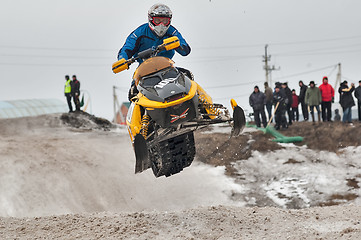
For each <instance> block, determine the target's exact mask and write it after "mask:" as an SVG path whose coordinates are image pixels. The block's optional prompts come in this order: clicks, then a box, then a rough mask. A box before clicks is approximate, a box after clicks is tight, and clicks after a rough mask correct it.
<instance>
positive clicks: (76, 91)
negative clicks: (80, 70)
mask: <svg viewBox="0 0 361 240" xmlns="http://www.w3.org/2000/svg"><path fill="white" fill-rule="evenodd" d="M72 78H73V81H72V82H71V95H72V96H73V100H74V104H75V110H76V111H80V101H79V96H80V82H79V80H78V79H77V78H76V76H75V75H73V77H72Z"/></svg>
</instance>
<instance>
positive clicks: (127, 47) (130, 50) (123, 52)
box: [118, 31, 138, 60]
mask: <svg viewBox="0 0 361 240" xmlns="http://www.w3.org/2000/svg"><path fill="white" fill-rule="evenodd" d="M137 39H138V36H137V35H136V33H135V31H133V32H132V33H131V34H130V35H129V36H128V37H127V40H125V43H124V45H123V47H122V48H121V49H120V50H119V53H118V60H120V59H122V58H125V59H126V60H128V59H129V58H131V57H132V56H133V55H134V53H135V52H136V51H135V48H136V42H137Z"/></svg>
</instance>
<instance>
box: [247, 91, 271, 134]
mask: <svg viewBox="0 0 361 240" xmlns="http://www.w3.org/2000/svg"><path fill="white" fill-rule="evenodd" d="M265 104H266V95H265V94H264V93H263V92H260V91H259V88H258V86H255V87H254V91H253V93H252V94H251V96H249V105H251V107H252V108H253V114H254V121H255V122H256V125H257V127H261V120H260V118H259V115H260V114H261V118H262V124H263V126H264V127H266V126H267V120H266V114H265V112H264V105H265Z"/></svg>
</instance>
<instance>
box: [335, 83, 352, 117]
mask: <svg viewBox="0 0 361 240" xmlns="http://www.w3.org/2000/svg"><path fill="white" fill-rule="evenodd" d="M354 90H355V85H354V84H353V83H351V87H348V83H347V81H343V82H342V83H341V86H340V88H339V89H338V92H339V94H340V104H341V107H342V110H343V116H342V122H344V123H345V122H349V123H351V122H352V113H351V108H352V107H353V106H355V101H354V100H353V97H352V92H353V91H354Z"/></svg>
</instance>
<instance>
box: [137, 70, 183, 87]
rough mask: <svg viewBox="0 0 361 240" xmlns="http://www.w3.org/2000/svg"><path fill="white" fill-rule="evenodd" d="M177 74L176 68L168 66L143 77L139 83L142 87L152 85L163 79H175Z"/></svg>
mask: <svg viewBox="0 0 361 240" xmlns="http://www.w3.org/2000/svg"><path fill="white" fill-rule="evenodd" d="M178 75H179V73H178V71H177V69H175V68H172V67H170V68H167V69H165V70H163V71H161V72H158V73H155V74H152V75H150V76H146V77H143V79H142V80H141V85H142V86H143V87H153V86H155V85H157V84H158V83H160V82H161V81H163V80H166V81H167V80H170V81H175V80H176V79H177V78H178Z"/></svg>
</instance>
